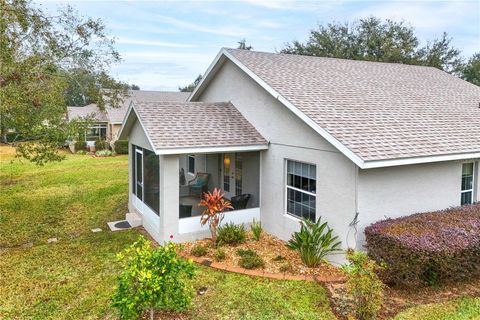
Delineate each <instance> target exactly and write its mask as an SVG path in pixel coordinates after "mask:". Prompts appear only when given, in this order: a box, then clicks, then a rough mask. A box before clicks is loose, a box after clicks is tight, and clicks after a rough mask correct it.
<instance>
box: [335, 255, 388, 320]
mask: <svg viewBox="0 0 480 320" xmlns="http://www.w3.org/2000/svg"><path fill="white" fill-rule="evenodd" d="M347 259H348V262H349V263H348V264H347V265H344V266H342V269H343V271H345V273H346V274H347V293H348V295H349V296H350V299H351V301H352V302H353V304H352V310H351V311H352V312H353V314H354V315H355V317H356V319H359V320H374V319H376V317H377V313H378V311H380V309H381V307H382V304H383V300H384V293H383V290H384V287H385V285H384V284H383V282H382V281H381V280H380V278H379V277H378V275H377V273H376V272H377V271H379V270H380V269H382V268H383V267H381V266H379V265H377V264H376V262H375V261H374V260H371V259H369V258H368V255H367V254H366V253H365V252H354V251H349V252H348V253H347Z"/></svg>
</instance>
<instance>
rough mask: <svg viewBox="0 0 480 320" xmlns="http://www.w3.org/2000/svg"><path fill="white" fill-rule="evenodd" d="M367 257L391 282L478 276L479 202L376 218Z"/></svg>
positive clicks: (370, 230) (368, 232) (420, 282)
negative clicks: (383, 267) (380, 218)
mask: <svg viewBox="0 0 480 320" xmlns="http://www.w3.org/2000/svg"><path fill="white" fill-rule="evenodd" d="M365 236H366V241H367V244H366V247H367V250H368V255H369V256H370V257H371V258H372V259H374V260H375V261H377V262H379V263H380V262H384V263H386V265H387V268H386V270H385V271H384V273H383V279H384V281H386V282H387V283H389V284H395V285H406V286H417V285H425V284H430V285H433V284H437V283H441V282H445V281H452V280H453V281H457V280H466V279H468V278H470V277H477V276H480V203H477V204H473V205H468V206H463V207H458V208H451V209H447V210H442V211H437V212H427V213H417V214H414V215H411V216H407V217H401V218H397V219H387V220H382V221H379V222H376V223H374V224H372V225H370V226H368V227H367V228H365Z"/></svg>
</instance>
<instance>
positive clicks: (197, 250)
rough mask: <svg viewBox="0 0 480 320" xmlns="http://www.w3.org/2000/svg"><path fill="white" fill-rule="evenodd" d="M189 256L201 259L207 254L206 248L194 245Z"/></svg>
mask: <svg viewBox="0 0 480 320" xmlns="http://www.w3.org/2000/svg"><path fill="white" fill-rule="evenodd" d="M190 254H191V255H192V256H195V257H203V256H204V255H206V254H207V248H205V246H202V245H201V244H196V245H194V246H193V247H192V249H190Z"/></svg>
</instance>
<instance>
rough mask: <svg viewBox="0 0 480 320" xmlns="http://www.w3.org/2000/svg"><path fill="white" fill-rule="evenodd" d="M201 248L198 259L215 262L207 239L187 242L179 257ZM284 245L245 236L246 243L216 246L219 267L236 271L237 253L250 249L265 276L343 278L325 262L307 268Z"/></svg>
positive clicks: (271, 238) (268, 238)
mask: <svg viewBox="0 0 480 320" xmlns="http://www.w3.org/2000/svg"><path fill="white" fill-rule="evenodd" d="M198 244H200V245H203V246H204V247H205V248H206V249H207V254H206V255H205V256H203V257H202V258H206V259H210V260H212V261H217V260H216V259H215V252H216V251H217V248H215V247H214V246H213V245H212V241H211V239H204V240H199V241H195V242H187V243H185V244H184V246H183V250H182V254H184V255H190V252H191V249H192V247H193V246H195V245H198ZM285 244H286V243H285V241H282V240H280V239H278V238H276V237H274V236H272V235H270V234H268V233H266V232H263V233H262V236H261V238H260V240H259V241H256V240H255V239H254V238H253V236H252V234H251V233H250V232H249V233H248V235H247V240H246V241H245V242H244V243H242V244H238V245H223V246H219V247H218V248H220V250H224V251H225V259H223V260H222V261H220V262H221V263H223V264H225V265H227V266H232V267H239V261H240V257H239V256H238V254H237V250H239V249H244V250H245V249H251V250H254V251H255V252H257V253H258V255H259V256H260V257H262V259H263V260H264V262H265V266H264V267H263V268H262V270H263V271H264V272H268V273H282V274H283V273H284V274H288V275H292V276H296V275H309V276H316V277H319V278H324V277H326V276H327V277H329V278H331V277H335V276H338V278H342V277H343V272H342V271H341V270H340V269H339V268H337V267H334V266H332V265H331V264H329V263H328V262H327V261H325V262H324V263H322V264H321V265H320V266H319V267H316V268H308V267H306V266H305V265H304V264H303V263H302V260H301V259H300V255H299V254H298V252H297V251H295V250H291V249H289V248H287V247H286V245H285Z"/></svg>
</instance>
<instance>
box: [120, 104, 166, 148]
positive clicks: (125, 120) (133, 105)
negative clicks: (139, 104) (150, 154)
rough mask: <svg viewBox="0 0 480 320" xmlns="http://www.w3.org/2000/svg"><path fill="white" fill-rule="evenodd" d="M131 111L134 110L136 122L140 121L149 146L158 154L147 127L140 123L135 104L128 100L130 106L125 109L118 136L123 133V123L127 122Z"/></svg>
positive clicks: (140, 120)
mask: <svg viewBox="0 0 480 320" xmlns="http://www.w3.org/2000/svg"><path fill="white" fill-rule="evenodd" d="M132 112H135V115H136V116H137V120H138V122H139V123H140V126H141V127H142V130H143V132H144V133H145V136H146V137H147V139H148V143H150V147H152V150H153V151H154V152H155V153H156V154H158V152H157V150H156V149H155V145H154V144H153V142H152V139H150V135H149V134H148V131H147V129H146V128H145V126H144V125H143V123H142V119H141V118H140V117H139V116H138V112H137V111H136V110H135V104H134V103H133V101H132V102H130V106H129V107H128V111H127V114H126V115H125V119H124V120H123V124H122V127H121V128H120V131H119V135H118V136H119V137H121V136H122V134H123V130H124V128H125V125H126V124H127V121H128V117H129V116H130V114H131V113H132Z"/></svg>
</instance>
